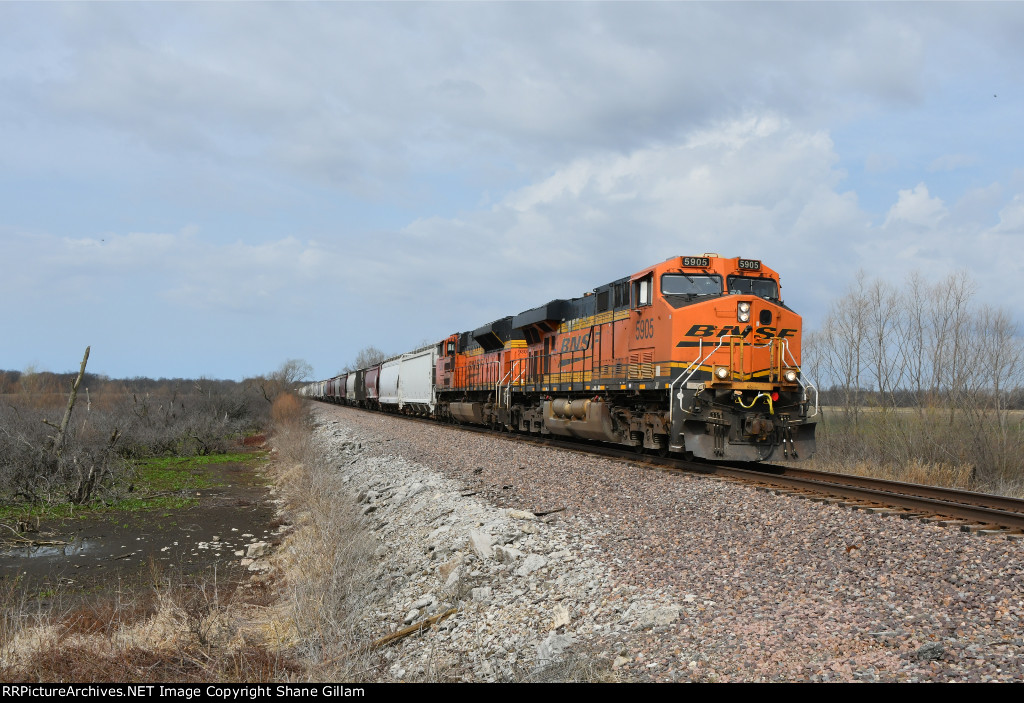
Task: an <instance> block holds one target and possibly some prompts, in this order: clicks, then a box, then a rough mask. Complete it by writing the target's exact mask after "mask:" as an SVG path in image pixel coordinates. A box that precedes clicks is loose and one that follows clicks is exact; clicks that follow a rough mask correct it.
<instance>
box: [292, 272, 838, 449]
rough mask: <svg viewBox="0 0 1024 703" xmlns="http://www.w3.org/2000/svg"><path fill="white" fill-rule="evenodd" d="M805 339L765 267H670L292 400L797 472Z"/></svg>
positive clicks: (810, 424)
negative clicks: (784, 466) (769, 463)
mask: <svg viewBox="0 0 1024 703" xmlns="http://www.w3.org/2000/svg"><path fill="white" fill-rule="evenodd" d="M801 331H802V324H801V318H800V316H799V315H798V314H797V313H795V312H794V311H793V310H791V309H790V308H789V307H788V306H787V305H786V304H785V303H783V302H782V294H781V287H780V283H779V275H778V273H776V272H775V271H773V270H772V269H770V268H768V267H767V266H766V265H764V264H763V263H762V262H761V261H759V260H757V259H745V258H723V257H720V256H718V255H717V254H713V253H705V254H702V255H701V256H677V257H673V258H671V259H668V260H666V261H663V262H662V263H659V264H656V265H654V266H651V267H648V268H646V269H643V270H642V271H639V272H637V273H635V274H633V275H631V276H626V277H624V278H620V279H618V280H616V281H612V282H611V283H607V284H605V285H602V286H598V287H597V288H594V289H593V292H591V293H586V294H585V295H583V296H582V297H579V298H572V299H565V300H562V299H560V300H552V301H551V302H549V303H546V304H544V305H541V306H540V307H536V308H532V309H529V310H526V311H524V312H521V313H519V314H518V315H511V316H508V317H503V318H501V319H499V320H495V321H493V322H491V323H488V324H486V325H483V326H481V327H478V328H476V329H475V330H472V331H469V332H460V333H456V334H452V335H450V336H448V337H446V338H445V339H443V340H440V341H439V342H438V343H436V344H430V345H427V346H424V347H421V348H419V349H415V350H413V351H410V352H407V353H405V354H400V355H398V356H394V357H391V358H390V359H386V360H385V361H383V362H382V363H380V364H377V365H375V366H372V367H370V368H365V369H358V370H356V371H352V372H350V373H344V374H341V375H339V376H335V377H334V378H330V379H327V380H324V381H318V382H315V383H312V384H309V385H307V386H304V387H303V388H302V389H300V393H301V394H302V395H304V396H307V397H309V398H313V399H317V400H323V401H328V402H334V403H341V404H346V405H354V406H359V407H364V408H370V409H377V410H386V411H393V412H400V413H405V414H416V415H423V416H429V417H433V418H436V419H439V420H446V421H450V422H455V423H467V424H474V425H489V426H491V427H495V428H501V429H505V430H509V431H514V432H525V433H537V434H542V435H557V436H564V437H576V438H582V439H587V440H597V441H602V442H612V443H615V444H620V445H626V446H630V447H635V448H636V449H637V450H638V451H649V452H652V453H658V454H661V455H666V454H668V453H677V454H681V455H684V456H688V457H689V456H692V457H696V458H700V459H707V460H718V461H762V460H766V459H770V458H771V459H776V460H781V459H788V460H796V459H808V458H810V456H811V455H812V454H813V452H814V427H815V424H814V423H815V416H816V415H817V412H818V402H817V395H818V394H817V390H816V389H815V388H814V386H813V385H812V384H811V383H810V382H809V381H807V380H806V379H804V378H803V374H802V373H801V368H800V352H801V350H800V340H801Z"/></svg>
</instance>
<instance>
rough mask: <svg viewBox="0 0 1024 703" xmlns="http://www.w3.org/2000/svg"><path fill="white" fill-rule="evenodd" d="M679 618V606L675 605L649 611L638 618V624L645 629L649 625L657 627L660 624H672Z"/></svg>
mask: <svg viewBox="0 0 1024 703" xmlns="http://www.w3.org/2000/svg"><path fill="white" fill-rule="evenodd" d="M678 619H679V608H678V607H677V606H674V605H673V606H668V607H665V608H655V609H654V610H649V611H647V612H646V613H644V614H643V615H641V616H640V617H639V618H637V625H638V626H639V627H640V629H641V630H645V629H647V628H649V627H656V626H658V625H671V624H672V623H674V622H675V621H676V620H678Z"/></svg>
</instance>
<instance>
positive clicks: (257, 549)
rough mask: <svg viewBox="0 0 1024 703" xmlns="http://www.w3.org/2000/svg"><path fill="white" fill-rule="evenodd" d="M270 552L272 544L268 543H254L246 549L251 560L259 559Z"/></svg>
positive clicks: (246, 554)
mask: <svg viewBox="0 0 1024 703" xmlns="http://www.w3.org/2000/svg"><path fill="white" fill-rule="evenodd" d="M269 551H270V544H269V543H267V542H254V543H253V544H250V545H249V547H248V548H247V549H246V552H245V556H247V557H249V558H250V559H258V558H260V557H262V556H265V555H266V554H267V552H269Z"/></svg>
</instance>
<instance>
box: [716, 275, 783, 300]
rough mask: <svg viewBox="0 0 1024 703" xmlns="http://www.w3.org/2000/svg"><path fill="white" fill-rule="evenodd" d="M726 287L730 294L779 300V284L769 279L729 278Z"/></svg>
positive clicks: (751, 277) (750, 277)
mask: <svg viewBox="0 0 1024 703" xmlns="http://www.w3.org/2000/svg"><path fill="white" fill-rule="evenodd" d="M726 285H727V286H728V288H729V292H730V293H732V294H734V295H735V294H741V295H756V296H757V297H759V298H770V299H772V300H778V299H779V284H778V283H776V282H775V281H774V280H773V279H771V278H755V277H753V276H729V277H728V278H727V279H726Z"/></svg>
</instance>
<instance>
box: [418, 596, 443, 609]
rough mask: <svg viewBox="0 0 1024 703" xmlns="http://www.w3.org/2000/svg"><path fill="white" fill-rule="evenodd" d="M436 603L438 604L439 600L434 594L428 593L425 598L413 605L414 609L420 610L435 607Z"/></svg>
mask: <svg viewBox="0 0 1024 703" xmlns="http://www.w3.org/2000/svg"><path fill="white" fill-rule="evenodd" d="M436 602H437V599H436V598H434V596H433V595H432V594H429V593H428V594H427V595H425V596H423V597H422V598H420V599H419V600H417V601H416V602H415V603H413V604H412V607H413V608H417V609H418V608H426V607H428V606H431V605H433V604H434V603H436Z"/></svg>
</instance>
